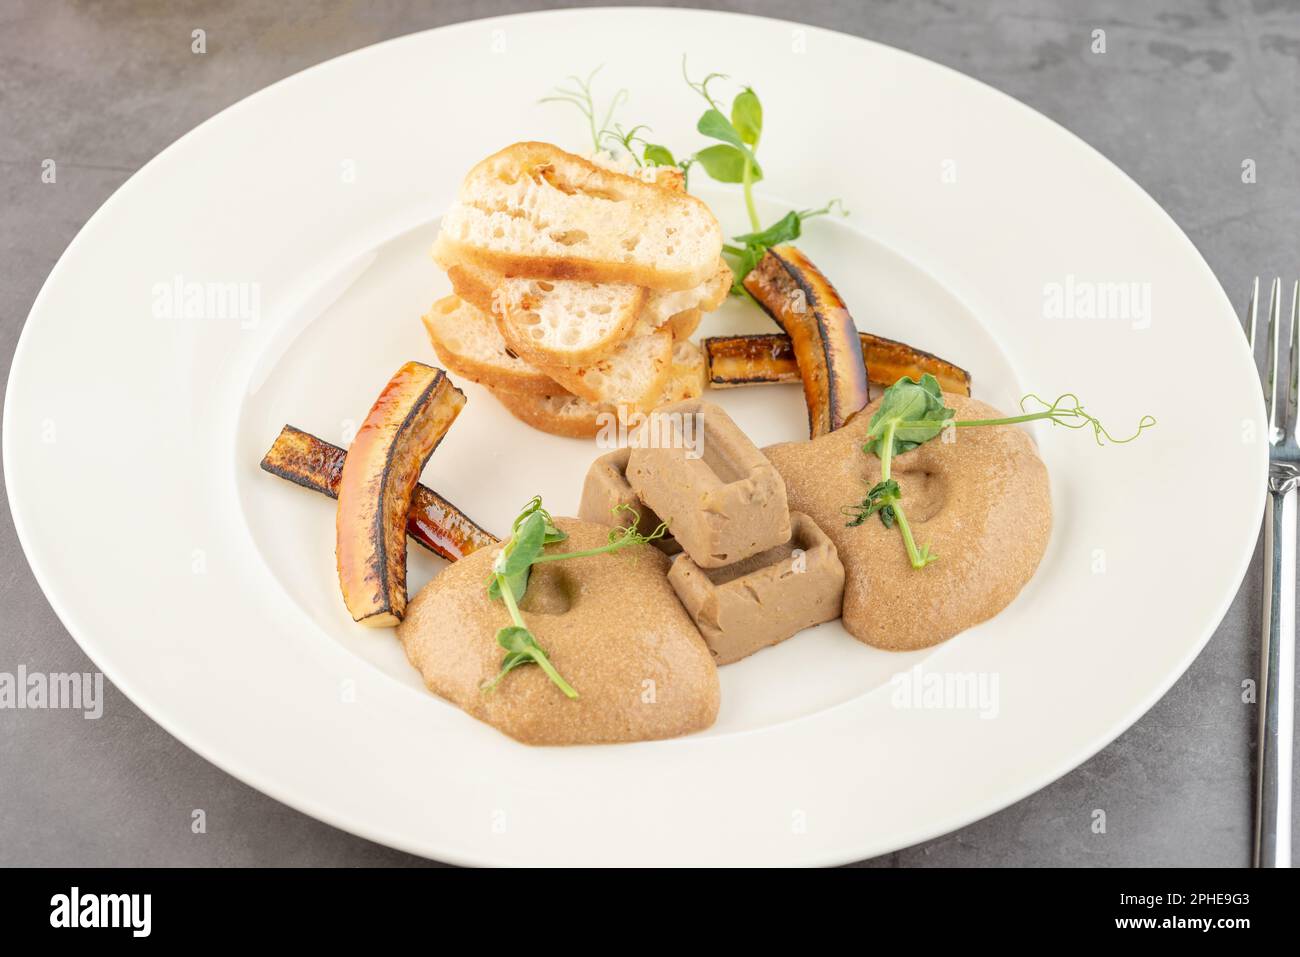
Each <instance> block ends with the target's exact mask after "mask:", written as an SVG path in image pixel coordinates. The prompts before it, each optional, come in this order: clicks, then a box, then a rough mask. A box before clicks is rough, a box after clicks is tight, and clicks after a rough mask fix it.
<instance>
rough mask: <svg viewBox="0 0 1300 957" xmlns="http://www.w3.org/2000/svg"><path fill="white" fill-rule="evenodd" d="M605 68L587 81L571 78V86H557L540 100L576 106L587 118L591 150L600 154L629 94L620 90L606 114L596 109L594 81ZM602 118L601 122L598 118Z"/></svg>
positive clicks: (576, 77) (597, 71)
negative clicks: (617, 114) (612, 123)
mask: <svg viewBox="0 0 1300 957" xmlns="http://www.w3.org/2000/svg"><path fill="white" fill-rule="evenodd" d="M603 67H604V64H603V63H602V64H601V65H600V66H598V67H596V69H594V70H592V71H591V72H590V73H588V74H587V77H586V79H583V78H582V77H580V76H570V77H568V80H567V82H568V83H569V84H570V85H569V86H557V87H555V88H554V89H553V90H552V91H551V93H550V94H549V95H548V96H544V97H542V98H541V99H540V100H538V102H539V103H570V104H572V105H573V106H576V107H577V108H578V110H579V111H580V112H581V113H582V115H583V116H585V117H586V118H587V129H588V132H589V133H590V135H591V148H592V149H593V150H595V151H596V152H597V153H599V152H600V151H601V150H602V149H604V147H603V146H601V140H602V139H603V138H604V134H605V132H606V131H607V130H609V129H610V125H609V124H610V121H611V120H613V118H614V111H615V110H617V109H618V108H619V107H620V106H622V105H623V104H624V103H626V102H627V99H628V92H627V90H626V89H620V90H618V91H617V92H616V93H615V94H614V97H613V99H611V100H610V101H609V106H607V107H606V108H605V112H604V113H600V111H599V110H598V109H597V108H596V97H595V94H594V93H593V92H592V81H593V80H595V79H596V74H597V73H599V72H600V71H601V69H602V68H603ZM597 116H600V117H601V119H600V120H599V122H598V121H597V119H596V117H597Z"/></svg>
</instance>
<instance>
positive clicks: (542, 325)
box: [494, 279, 648, 369]
mask: <svg viewBox="0 0 1300 957" xmlns="http://www.w3.org/2000/svg"><path fill="white" fill-rule="evenodd" d="M647 295H648V294H647V292H646V290H644V289H642V288H641V287H640V286H630V285H627V284H626V283H614V284H610V283H595V282H583V281H580V280H574V279H569V280H559V281H552V280H549V279H503V280H501V285H499V286H497V289H496V296H495V300H494V303H495V305H496V311H495V313H494V315H495V316H496V318H497V323H498V326H499V327H500V329H501V334H502V335H503V336H504V337H505V339H506V341H507V342H509V343H510V345H511V348H513V349H514V350H515V351H516V352H518V353H519V354H520V355H521V356H524V357H525V358H527V359H528V360H529V361H532V362H539V363H545V364H546V365H548V366H551V365H559V366H565V367H567V368H570V369H578V368H581V367H583V366H587V365H590V364H591V363H593V362H596V361H598V360H599V359H601V358H603V357H605V356H608V355H611V354H612V353H613V352H614V351H615V350H616V349H617V348H618V347H619V345H620V344H621V343H622V342H623V341H624V340H626V339H627V337H628V336H629V335H630V334H631V332H632V330H633V328H634V327H635V326H636V324H637V320H638V318H639V317H640V315H641V308H642V307H643V306H644V305H645V301H646V298H647Z"/></svg>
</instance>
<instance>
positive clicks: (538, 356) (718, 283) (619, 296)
mask: <svg viewBox="0 0 1300 957" xmlns="http://www.w3.org/2000/svg"><path fill="white" fill-rule="evenodd" d="M718 264H719V269H718V270H717V271H715V272H714V274H713V275H712V276H711V277H709V280H708V281H707V282H705V283H702V284H700V285H699V286H696V287H694V288H693V289H688V290H679V291H677V292H671V293H663V292H651V293H649V294H648V295H645V290H642V289H640V288H639V287H637V286H631V285H628V284H626V283H602V284H600V285H593V284H592V283H582V282H576V281H573V280H563V279H561V280H554V281H552V280H528V279H506V278H505V277H503V276H502V275H501V274H500V273H497V272H494V271H493V270H491V269H487V268H485V267H483V266H479V265H476V264H474V263H465V262H458V261H455V260H451V259H446V260H444V261H442V262H440V263H439V265H441V266H442V267H443V268H444V269H446V270H447V277H448V278H449V279H450V280H451V285H452V288H453V289H454V290H455V291H456V295H458V296H460V297H461V298H462V299H464V300H467V301H468V302H470V303H472V304H473V305H474V306H476V307H477V308H478V309H480V310H482V311H483V312H490V313H493V314H494V315H496V316H497V317H498V319H504V320H508V321H509V322H510V324H511V325H512V326H513V327H514V328H515V329H516V335H515V336H514V337H513V342H514V344H515V346H516V347H517V351H519V354H520V355H523V356H526V357H528V358H531V359H533V360H534V361H537V362H542V363H546V364H549V365H568V366H581V365H583V364H586V363H589V362H591V361H592V360H594V359H595V358H598V357H599V356H601V355H604V354H605V353H607V352H609V351H610V350H612V349H613V347H614V346H615V345H616V344H617V343H618V341H619V340H620V339H621V338H622V337H624V336H627V335H628V334H629V328H628V327H626V325H625V323H626V321H627V316H628V313H629V311H630V310H631V309H632V308H633V307H634V306H635V303H636V301H637V299H638V298H641V297H642V296H643V297H644V298H643V302H644V306H643V308H642V309H641V312H640V315H639V316H638V317H637V318H636V322H635V325H634V326H632V327H631V333H635V334H642V335H643V334H645V333H647V332H652V331H654V330H655V329H658V328H659V327H661V326H662V325H664V323H665V322H669V323H671V325H672V328H673V335H674V337H675V338H678V339H687V338H689V337H690V336H691V335H692V334H693V333H694V331H695V328H696V327H697V326H698V325H699V322H700V314H701V312H712V311H713V310H714V309H716V308H718V306H720V305H721V304H722V302H723V301H724V300H725V299H726V298H727V293H728V292H729V291H730V289H731V275H732V274H731V267H729V266H728V265H727V263H726V261H725V260H723V259H721V258H719V260H718ZM566 302H568V303H574V302H579V303H583V305H582V306H581V309H582V311H583V312H585V313H587V317H591V316H592V314H593V313H594V314H595V318H596V319H598V320H600V321H599V322H595V323H592V327H593V328H595V327H597V326H599V327H601V328H602V329H603V330H604V332H606V333H608V335H606V336H605V338H604V339H603V341H602V342H601V343H599V344H597V343H594V342H591V341H590V339H589V340H588V341H589V345H588V346H586V347H584V348H581V349H575V348H572V347H569V348H567V349H566V348H564V347H562V346H557V345H556V344H555V339H556V336H557V331H558V330H560V329H567V328H569V327H570V326H573V325H577V324H579V322H580V321H582V322H585V321H586V319H585V318H584V317H583V316H579V315H577V314H574V313H569V314H566V313H565V311H564V305H563V304H564V303H566ZM606 310H608V311H606ZM530 312H531V313H532V314H533V315H535V316H536V317H537V318H536V319H534V318H532V316H530V315H529V313H530ZM532 327H537V328H538V330H539V334H538V335H537V336H536V337H534V336H533V335H532V334H531V333H532ZM615 330H617V331H615Z"/></svg>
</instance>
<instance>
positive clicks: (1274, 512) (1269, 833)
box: [1255, 476, 1296, 867]
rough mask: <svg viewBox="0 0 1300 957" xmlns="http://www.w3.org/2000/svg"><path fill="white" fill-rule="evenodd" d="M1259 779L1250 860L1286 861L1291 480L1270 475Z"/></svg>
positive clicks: (1291, 685) (1291, 720)
mask: <svg viewBox="0 0 1300 957" xmlns="http://www.w3.org/2000/svg"><path fill="white" fill-rule="evenodd" d="M1264 563H1265V564H1264V622H1263V643H1262V646H1261V649H1260V670H1261V671H1262V672H1263V674H1262V682H1261V686H1260V693H1259V755H1258V759H1259V761H1258V769H1259V783H1258V788H1257V790H1256V794H1255V866H1256V867H1290V866H1291V753H1292V752H1291V741H1292V734H1293V732H1294V730H1295V576H1296V480H1295V477H1294V476H1275V477H1273V478H1272V479H1271V480H1270V490H1269V495H1268V507H1267V511H1266V514H1265V517H1264Z"/></svg>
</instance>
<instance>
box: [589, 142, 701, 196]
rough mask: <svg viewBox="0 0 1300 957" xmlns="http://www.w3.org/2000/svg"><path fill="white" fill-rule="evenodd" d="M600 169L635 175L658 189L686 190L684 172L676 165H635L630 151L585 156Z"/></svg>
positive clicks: (605, 151)
mask: <svg viewBox="0 0 1300 957" xmlns="http://www.w3.org/2000/svg"><path fill="white" fill-rule="evenodd" d="M586 158H587V159H589V160H591V162H593V163H595V164H596V165H597V166H599V167H601V168H602V169H607V170H611V171H613V172H615V173H622V174H623V175H624V176H635V177H636V178H637V179H639V180H641V181H642V182H645V183H652V184H654V185H655V186H658V187H659V188H660V189H667V190H672V191H673V192H674V193H684V192H686V173H685V172H683V171H682V169H681V168H680V167H677V166H637V165H636V160H634V159H633V158H632V154H631V153H622V154H620V155H619V156H615V155H613V154H612V153H610V152H609V151H608V150H601V151H600V152H599V153H592V154H590V155H588V156H587V157H586Z"/></svg>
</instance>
